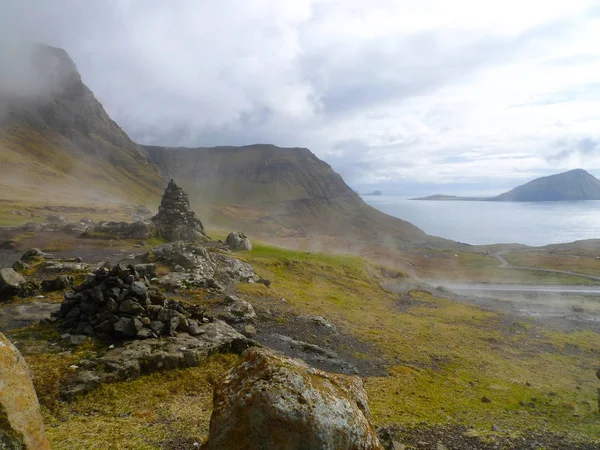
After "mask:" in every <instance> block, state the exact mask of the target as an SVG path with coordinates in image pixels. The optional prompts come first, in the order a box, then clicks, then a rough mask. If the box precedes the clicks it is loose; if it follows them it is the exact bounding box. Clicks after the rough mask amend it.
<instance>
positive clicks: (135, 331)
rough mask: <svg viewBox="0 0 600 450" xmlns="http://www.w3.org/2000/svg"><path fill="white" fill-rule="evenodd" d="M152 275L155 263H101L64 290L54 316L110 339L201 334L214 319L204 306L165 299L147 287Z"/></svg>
mask: <svg viewBox="0 0 600 450" xmlns="http://www.w3.org/2000/svg"><path fill="white" fill-rule="evenodd" d="M155 276H156V267H155V265H154V264H136V265H129V266H125V265H123V264H117V265H116V266H114V267H113V268H109V267H107V266H104V267H102V268H100V269H99V270H97V271H96V273H95V274H93V275H90V276H88V278H87V279H86V280H85V281H84V282H83V283H82V284H80V285H79V286H76V287H75V288H74V289H73V291H69V292H67V293H66V294H65V299H64V301H63V302H62V304H61V307H60V310H59V311H58V312H56V313H54V317H56V319H57V320H58V323H59V326H60V327H61V328H63V329H66V330H67V331H69V333H71V334H74V335H82V334H83V335H87V336H96V337H98V338H100V339H103V340H109V341H112V340H119V339H149V338H157V337H159V336H161V335H168V336H174V335H175V334H176V333H177V332H187V333H189V334H190V335H192V336H196V335H198V334H200V333H202V330H201V329H200V326H201V325H202V324H203V323H205V322H209V321H211V320H212V319H209V318H208V317H205V316H204V310H203V309H202V308H200V307H194V306H184V305H182V304H180V303H179V302H177V301H174V300H168V299H167V298H166V296H165V295H164V294H163V293H162V292H161V291H159V290H158V289H156V288H153V287H149V284H150V283H149V281H148V279H149V278H153V277H155Z"/></svg>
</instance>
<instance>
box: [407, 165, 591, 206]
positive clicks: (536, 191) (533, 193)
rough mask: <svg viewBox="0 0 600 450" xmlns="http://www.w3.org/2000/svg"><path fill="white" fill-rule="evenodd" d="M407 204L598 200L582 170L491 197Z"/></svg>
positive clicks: (436, 197)
mask: <svg viewBox="0 0 600 450" xmlns="http://www.w3.org/2000/svg"><path fill="white" fill-rule="evenodd" d="M411 200H440V201H457V200H462V201H493V202H556V201H569V200H570V201H574V200H600V180H599V179H598V178H596V177H595V176H593V175H592V174H590V173H588V172H586V171H585V170H583V169H574V170H569V171H568V172H563V173H559V174H556V175H550V176H547V177H541V178H536V179H535V180H532V181H530V182H529V183H525V184H523V185H521V186H517V187H516V188H514V189H511V190H510V191H508V192H505V193H503V194H500V195H497V196H495V197H457V196H455V195H441V194H437V195H430V196H428V197H419V198H413V199H411Z"/></svg>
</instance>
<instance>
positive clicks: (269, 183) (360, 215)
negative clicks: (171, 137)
mask: <svg viewBox="0 0 600 450" xmlns="http://www.w3.org/2000/svg"><path fill="white" fill-rule="evenodd" d="M143 147H144V149H145V150H146V151H147V152H148V153H149V155H150V156H151V158H152V159H153V160H154V162H155V163H156V164H157V165H158V167H159V168H160V169H161V172H162V173H163V176H165V177H169V178H173V179H175V180H176V181H177V182H178V183H179V184H180V185H182V186H183V187H184V188H185V189H186V190H187V191H188V193H190V199H193V202H194V206H195V207H196V208H198V209H199V210H201V211H204V213H203V214H208V215H212V218H213V220H214V221H216V222H221V223H223V222H225V223H228V224H231V225H232V226H233V225H235V226H239V227H249V226H255V227H258V228H261V229H264V230H269V229H270V230H273V231H276V232H277V233H278V234H283V235H285V236H287V237H294V236H296V237H299V236H314V235H328V236H336V237H342V236H343V237H345V238H351V239H357V240H365V241H374V240H382V239H383V238H384V235H387V236H388V237H393V238H395V239H398V240H400V241H405V242H406V241H411V242H424V241H427V240H428V239H429V238H430V237H429V236H427V235H426V234H425V233H424V232H423V231H422V230H420V229H419V228H417V227H416V226H414V225H412V224H410V223H408V222H406V221H403V220H401V219H397V218H394V217H391V216H388V215H387V214H384V213H382V212H380V211H378V210H376V209H375V208H373V207H371V206H369V205H367V204H366V203H365V202H364V201H363V200H362V199H361V198H360V196H359V195H358V194H356V192H354V191H353V190H352V189H351V188H350V187H349V186H348V185H347V184H346V183H345V182H344V180H343V179H342V177H341V176H340V175H339V174H338V173H337V172H335V171H334V170H333V169H332V167H331V166H330V165H329V164H327V163H326V162H324V161H322V160H320V159H319V158H318V157H317V156H316V155H314V154H313V153H312V152H311V151H310V150H308V149H306V148H282V147H277V146H274V145H271V144H254V145H247V146H242V147H234V146H222V147H196V148H185V147H158V146H143ZM207 204H212V205H214V207H213V208H207ZM238 206H239V208H238ZM271 225H274V227H272V226H271Z"/></svg>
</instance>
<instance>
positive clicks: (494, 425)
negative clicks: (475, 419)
mask: <svg viewBox="0 0 600 450" xmlns="http://www.w3.org/2000/svg"><path fill="white" fill-rule="evenodd" d="M492 431H495V432H496V433H501V432H502V428H500V427H499V426H498V425H496V424H495V423H494V424H492Z"/></svg>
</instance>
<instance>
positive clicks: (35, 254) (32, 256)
mask: <svg viewBox="0 0 600 450" xmlns="http://www.w3.org/2000/svg"><path fill="white" fill-rule="evenodd" d="M51 258H52V255H50V254H49V253H44V252H43V251H41V250H40V249H39V248H30V249H29V250H27V251H26V252H25V253H23V256H21V261H23V262H26V263H30V262H37V261H42V260H44V259H51Z"/></svg>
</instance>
